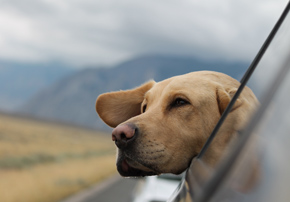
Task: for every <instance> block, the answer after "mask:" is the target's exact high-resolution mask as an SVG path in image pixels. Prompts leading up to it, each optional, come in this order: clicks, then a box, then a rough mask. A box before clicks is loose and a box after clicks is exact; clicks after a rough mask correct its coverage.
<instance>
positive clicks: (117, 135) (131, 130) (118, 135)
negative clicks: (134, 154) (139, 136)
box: [112, 124, 137, 149]
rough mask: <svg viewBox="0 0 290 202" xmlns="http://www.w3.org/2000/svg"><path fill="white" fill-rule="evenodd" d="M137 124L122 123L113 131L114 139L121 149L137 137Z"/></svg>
mask: <svg viewBox="0 0 290 202" xmlns="http://www.w3.org/2000/svg"><path fill="white" fill-rule="evenodd" d="M136 131H137V129H136V126H135V125H134V124H122V125H119V126H117V127H116V128H115V129H114V130H113V132H112V140H113V141H115V144H116V146H117V147H118V148H119V149H124V148H125V147H127V146H128V144H129V143H131V142H132V141H133V140H134V139H135V137H136Z"/></svg>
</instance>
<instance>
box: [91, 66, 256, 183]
mask: <svg viewBox="0 0 290 202" xmlns="http://www.w3.org/2000/svg"><path fill="white" fill-rule="evenodd" d="M239 85H240V83H239V82H238V81H237V80H235V79H233V78H232V77H230V76H228V75H226V74H223V73H219V72H213V71H198V72H192V73H188V74H185V75H180V76H175V77H171V78H168V79H166V80H163V81H160V82H155V81H153V80H151V81H149V82H147V83H145V84H143V85H141V86H139V87H137V88H135V89H131V90H126V91H117V92H109V93H104V94H101V95H100V96H99V97H98V98H97V101H96V111H97V113H98V114H99V116H100V118H101V119H102V120H103V121H104V122H105V123H106V124H107V125H109V126H111V127H113V128H114V129H113V132H112V140H113V141H114V142H115V144H116V146H117V148H118V152H117V163H116V164H117V170H118V172H119V173H120V175H122V176H125V177H127V176H149V175H159V174H161V173H173V174H180V173H182V172H183V171H185V170H186V169H187V168H188V167H189V165H190V163H191V161H192V159H193V158H194V157H196V156H197V155H198V153H199V152H200V150H201V148H202V147H203V145H204V143H205V142H206V140H207V138H208V137H209V135H210V134H211V132H212V130H213V128H214V127H215V125H216V123H217V122H218V120H219V118H220V117H221V115H222V113H223V112H224V110H225V109H226V107H227V105H228V104H229V102H230V100H231V98H232V97H233V95H234V94H235V93H236V91H237V89H238V87H239ZM257 104H258V100H257V98H256V97H255V95H254V93H253V92H252V91H251V89H250V88H248V87H245V88H244V90H243V92H242V93H241V95H240V96H239V98H238V100H237V101H236V102H235V104H234V106H233V108H232V109H231V112H230V113H229V115H228V117H227V119H226V120H225V122H224V124H223V126H222V127H221V128H220V130H219V132H218V134H217V136H216V138H215V139H214V142H213V144H212V145H211V146H210V147H209V149H208V150H207V152H206V154H205V155H204V157H203V159H204V161H205V162H206V163H207V164H208V165H211V166H215V165H216V163H217V162H218V160H219V159H220V157H221V156H222V154H223V153H224V152H225V149H226V148H227V145H228V143H229V142H230V140H231V139H232V138H234V137H235V136H236V132H237V131H238V130H240V129H241V128H243V127H244V126H245V124H246V123H247V121H248V119H249V116H250V115H251V114H252V113H253V112H254V111H255V108H256V107H257Z"/></svg>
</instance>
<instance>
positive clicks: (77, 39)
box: [0, 0, 288, 67]
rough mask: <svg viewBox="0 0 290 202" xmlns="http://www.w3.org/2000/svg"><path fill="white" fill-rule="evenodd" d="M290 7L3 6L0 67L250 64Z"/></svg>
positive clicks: (237, 1)
mask: <svg viewBox="0 0 290 202" xmlns="http://www.w3.org/2000/svg"><path fill="white" fill-rule="evenodd" d="M287 2H288V0H142V1H141V0H0V60H6V61H7V60H8V61H19V62H49V61H60V62H63V63H67V64H69V65H73V66H75V67H84V66H87V65H113V64H115V63H118V62H120V61H123V60H126V59H128V58H131V57H134V56H136V55H142V54H151V53H159V54H178V55H187V56H195V57H202V58H204V59H219V60H240V61H249V60H252V59H253V57H254V56H255V54H256V53H257V51H258V50H259V48H260V46H261V45H262V43H263V41H264V40H265V38H266V37H267V35H268V34H269V32H270V30H271V29H272V27H273V25H274V23H275V22H276V21H277V19H278V17H279V16H280V14H281V12H282V10H283V8H284V7H285V6H286V4H287Z"/></svg>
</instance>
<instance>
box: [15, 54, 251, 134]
mask: <svg viewBox="0 0 290 202" xmlns="http://www.w3.org/2000/svg"><path fill="white" fill-rule="evenodd" d="M248 65H249V64H247V63H242V62H222V61H203V60H200V59H196V58H190V57H181V56H165V55H147V56H140V57H137V58H133V59H131V60H128V61H125V62H123V63H121V64H118V65H116V66H114V67H110V68H87V69H83V70H81V71H77V72H74V73H73V74H70V75H68V76H66V77H65V78H63V79H60V80H59V81H57V82H54V83H53V84H52V85H50V86H49V87H47V88H45V89H43V90H42V91H39V92H38V93H36V94H35V95H34V96H33V97H31V98H30V99H29V100H28V101H27V102H26V103H25V104H23V105H22V106H20V107H19V108H18V111H19V112H21V113H24V114H27V115H32V116H35V117H39V118H45V119H52V120H59V121H63V122H67V123H74V124H78V125H82V126H87V127H91V128H98V129H102V130H107V129H109V128H108V127H107V126H105V124H104V123H103V122H102V121H101V120H100V119H99V118H98V115H97V114H96V112H95V101H96V98H97V97H98V95H100V94H101V93H104V92H109V91H116V90H121V89H122V90H125V89H130V88H134V87H136V86H139V85H141V84H142V83H144V82H146V81H148V80H150V79H154V80H155V81H161V80H163V79H166V78H169V77H172V76H176V75H181V74H185V73H188V72H192V71H199V70H212V71H219V72H223V73H226V74H228V75H230V76H232V77H234V78H236V79H238V80H239V79H240V78H241V77H242V75H243V74H244V73H245V71H246V69H247V67H248Z"/></svg>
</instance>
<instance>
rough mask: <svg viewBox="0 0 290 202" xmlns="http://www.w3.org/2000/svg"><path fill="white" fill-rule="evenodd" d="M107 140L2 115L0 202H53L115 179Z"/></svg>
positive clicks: (92, 133) (112, 151) (100, 135)
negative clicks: (93, 185) (109, 179)
mask: <svg viewBox="0 0 290 202" xmlns="http://www.w3.org/2000/svg"><path fill="white" fill-rule="evenodd" d="M115 170H116V169H115V147H114V144H113V143H112V141H111V138H110V135H108V134H104V133H98V132H96V131H93V130H87V129H82V128H77V127H72V126H65V125H61V124H53V123H46V122H41V121H33V120H31V119H24V118H17V117H13V116H7V115H3V114H0V201H1V202H54V201H59V200H60V199H63V198H64V197H66V196H68V195H70V194H72V193H74V192H76V191H79V190H81V189H83V188H85V187H88V186H90V185H92V184H94V183H96V182H99V181H101V180H103V179H105V178H107V177H108V176H110V175H112V174H115V172H116V171H115Z"/></svg>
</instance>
